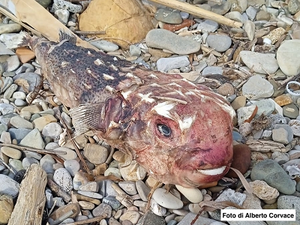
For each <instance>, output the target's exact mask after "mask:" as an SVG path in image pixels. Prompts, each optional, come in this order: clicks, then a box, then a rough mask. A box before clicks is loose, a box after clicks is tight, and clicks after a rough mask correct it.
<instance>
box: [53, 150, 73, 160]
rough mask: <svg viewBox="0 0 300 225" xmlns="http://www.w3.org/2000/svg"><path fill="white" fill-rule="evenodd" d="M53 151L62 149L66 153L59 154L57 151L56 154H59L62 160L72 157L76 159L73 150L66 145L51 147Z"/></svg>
mask: <svg viewBox="0 0 300 225" xmlns="http://www.w3.org/2000/svg"><path fill="white" fill-rule="evenodd" d="M53 150H54V151H63V152H65V153H67V154H60V153H57V155H58V156H60V157H61V158H63V159H64V160H72V159H76V158H77V154H76V152H75V151H73V150H72V149H69V148H66V147H58V148H55V149H53Z"/></svg>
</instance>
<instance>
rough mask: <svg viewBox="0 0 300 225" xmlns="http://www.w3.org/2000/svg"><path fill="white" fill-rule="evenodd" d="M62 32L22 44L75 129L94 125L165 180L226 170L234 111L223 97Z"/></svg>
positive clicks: (207, 178) (210, 178)
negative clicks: (55, 38) (86, 45)
mask: <svg viewBox="0 0 300 225" xmlns="http://www.w3.org/2000/svg"><path fill="white" fill-rule="evenodd" d="M61 36H62V38H61V40H60V42H59V43H56V42H51V41H48V40H46V39H43V38H38V37H30V41H28V43H29V46H30V48H31V49H32V50H33V51H34V53H35V56H36V59H37V61H38V62H39V64H40V66H41V73H42V75H43V76H44V77H45V79H47V81H48V82H49V84H50V86H51V89H52V91H53V92H54V94H55V95H56V97H57V98H58V99H59V100H60V101H61V102H62V103H63V104H64V105H65V106H67V107H69V108H70V115H71V117H72V121H73V125H74V127H75V130H76V132H79V133H83V132H86V131H88V130H93V131H94V133H95V134H96V135H97V136H98V137H99V138H100V139H102V140H104V141H105V142H106V143H108V144H109V145H111V146H112V147H113V148H116V149H118V150H120V151H122V152H124V153H126V154H128V155H130V157H131V159H132V160H136V162H138V164H139V165H141V166H142V167H143V168H145V169H146V171H147V172H148V173H149V175H151V176H153V177H154V178H155V179H157V180H158V181H160V182H162V183H164V184H175V185H180V186H183V187H187V188H191V187H201V186H204V185H206V184H208V183H212V182H216V181H218V180H219V179H221V178H222V177H223V176H224V175H225V174H226V173H227V172H228V170H229V168H230V165H231V162H232V157H233V140H232V129H233V122H232V121H233V117H234V116H235V111H234V110H233V109H232V107H231V106H230V104H229V103H228V102H227V101H226V99H225V98H224V97H223V96H221V95H219V94H217V93H215V92H214V91H213V90H211V89H210V88H209V87H207V86H204V85H201V84H196V83H193V82H191V81H189V80H187V79H185V78H183V77H182V76H181V75H180V74H166V73H163V72H160V71H154V70H151V69H147V68H145V67H144V66H141V65H137V64H133V63H131V62H129V61H126V60H123V59H120V58H117V57H116V56H111V55H108V54H106V53H103V52H101V51H96V50H94V49H89V48H84V47H80V46H76V44H75V43H76V41H74V38H63V36H65V35H61ZM27 39H28V38H27Z"/></svg>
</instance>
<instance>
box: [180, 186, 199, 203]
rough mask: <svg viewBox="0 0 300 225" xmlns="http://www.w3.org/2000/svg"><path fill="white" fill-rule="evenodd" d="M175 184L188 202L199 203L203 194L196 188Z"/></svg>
mask: <svg viewBox="0 0 300 225" xmlns="http://www.w3.org/2000/svg"><path fill="white" fill-rule="evenodd" d="M175 186H176V188H177V189H178V191H180V193H181V194H183V195H184V196H185V197H186V198H187V199H188V200H189V201H190V202H192V203H199V202H201V201H202V200H203V195H202V193H201V191H200V190H199V189H198V188H185V187H182V186H180V185H175Z"/></svg>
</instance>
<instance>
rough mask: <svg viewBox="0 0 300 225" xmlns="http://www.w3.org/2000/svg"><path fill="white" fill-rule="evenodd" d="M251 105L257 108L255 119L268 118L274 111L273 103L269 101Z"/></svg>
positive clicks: (260, 101)
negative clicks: (262, 116) (263, 116)
mask: <svg viewBox="0 0 300 225" xmlns="http://www.w3.org/2000/svg"><path fill="white" fill-rule="evenodd" d="M253 104H254V105H256V106H257V108H258V110H257V113H256V117H259V116H261V115H265V116H270V115H271V114H272V112H273V111H274V110H275V103H274V101H273V100H271V99H262V100H259V101H257V102H253Z"/></svg>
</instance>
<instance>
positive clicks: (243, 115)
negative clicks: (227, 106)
mask: <svg viewBox="0 0 300 225" xmlns="http://www.w3.org/2000/svg"><path fill="white" fill-rule="evenodd" d="M257 108H258V107H257V106H256V105H254V104H253V105H250V106H245V107H241V108H239V109H238V110H237V116H238V124H239V125H240V126H241V125H242V124H243V123H245V122H248V123H250V122H251V120H252V119H253V118H254V116H255V115H256V112H257V110H258V109H257Z"/></svg>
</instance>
